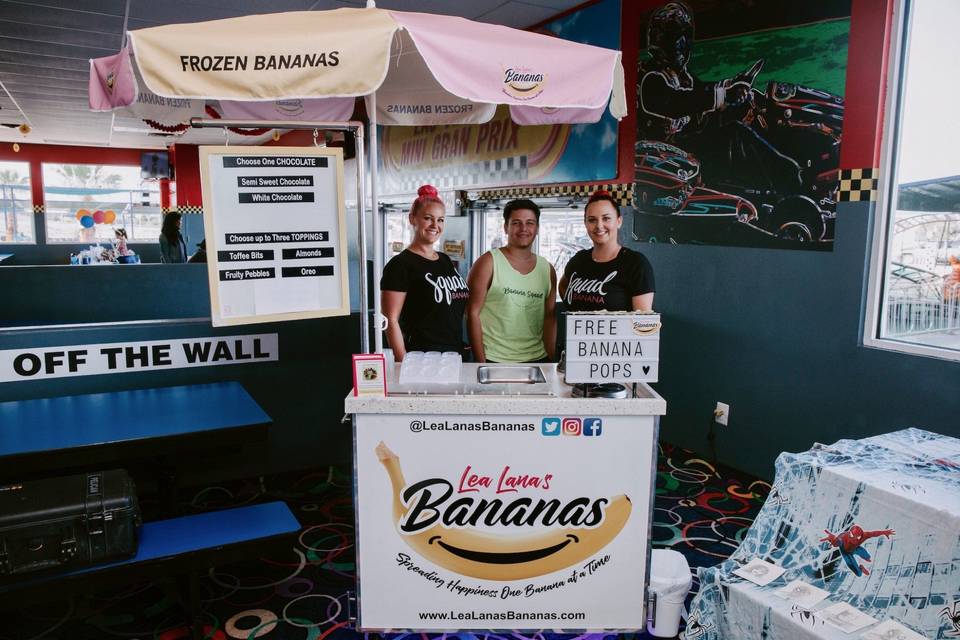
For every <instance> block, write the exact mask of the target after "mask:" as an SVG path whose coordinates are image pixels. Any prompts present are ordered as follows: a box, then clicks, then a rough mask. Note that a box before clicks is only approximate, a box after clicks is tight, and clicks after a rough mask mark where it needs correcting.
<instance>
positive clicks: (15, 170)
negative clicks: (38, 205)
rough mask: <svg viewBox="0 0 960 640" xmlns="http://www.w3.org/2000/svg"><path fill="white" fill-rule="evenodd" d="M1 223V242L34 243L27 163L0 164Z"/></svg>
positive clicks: (28, 167) (34, 235) (28, 166)
mask: <svg viewBox="0 0 960 640" xmlns="http://www.w3.org/2000/svg"><path fill="white" fill-rule="evenodd" d="M0 223H2V225H3V226H2V227H0V243H12V242H16V243H23V244H34V243H36V241H37V238H36V231H35V230H34V226H33V200H32V199H31V197H30V164H29V163H27V162H3V161H0Z"/></svg>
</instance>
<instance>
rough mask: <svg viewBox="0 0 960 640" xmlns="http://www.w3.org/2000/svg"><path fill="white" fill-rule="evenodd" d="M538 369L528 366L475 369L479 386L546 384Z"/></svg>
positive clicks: (496, 366) (541, 372)
mask: <svg viewBox="0 0 960 640" xmlns="http://www.w3.org/2000/svg"><path fill="white" fill-rule="evenodd" d="M546 381H547V379H546V378H545V377H544V376H543V371H542V370H541V369H540V367H535V366H530V365H492V366H489V367H478V368H477V382H479V383H480V384H539V383H542V382H546Z"/></svg>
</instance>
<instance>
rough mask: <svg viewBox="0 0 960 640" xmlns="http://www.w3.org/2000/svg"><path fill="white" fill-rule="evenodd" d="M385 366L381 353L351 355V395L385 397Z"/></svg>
mask: <svg viewBox="0 0 960 640" xmlns="http://www.w3.org/2000/svg"><path fill="white" fill-rule="evenodd" d="M386 372H387V365H386V360H385V359H384V357H383V354H382V353H363V354H354V355H353V395H355V396H385V395H387V373H386Z"/></svg>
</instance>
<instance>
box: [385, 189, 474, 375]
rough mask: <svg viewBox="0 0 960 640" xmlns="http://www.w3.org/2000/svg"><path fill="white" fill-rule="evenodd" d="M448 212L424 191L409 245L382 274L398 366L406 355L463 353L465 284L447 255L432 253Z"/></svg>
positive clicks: (434, 191)
mask: <svg viewBox="0 0 960 640" xmlns="http://www.w3.org/2000/svg"><path fill="white" fill-rule="evenodd" d="M444 213H445V209H444V206H443V201H442V200H440V198H439V195H438V193H437V188H436V187H433V186H431V185H424V186H422V187H420V188H419V189H418V190H417V199H416V200H414V201H413V204H412V205H411V206H410V213H409V215H408V216H407V219H408V220H409V221H410V224H411V225H412V226H413V240H411V242H410V245H409V246H408V247H407V248H406V249H404V250H403V251H401V252H400V253H399V254H397V255H396V256H394V257H393V258H392V259H391V260H390V262H388V263H387V264H386V266H384V268H383V277H382V278H381V279H380V290H381V294H380V304H381V307H382V308H383V314H384V315H385V316H386V317H387V340H388V342H389V343H390V347H391V348H392V349H393V354H394V358H395V359H396V361H397V362H400V361H401V360H403V357H404V356H405V355H406V354H407V352H408V351H458V352H460V353H463V310H464V307H466V304H467V297H468V293H469V292H468V290H467V283H466V282H465V281H464V280H463V278H462V277H461V276H460V274H459V273H458V272H457V269H456V268H455V267H454V266H453V262H452V261H451V260H450V257H449V256H447V254H445V253H442V252H440V251H437V250H435V249H434V248H433V246H434V244H435V243H436V242H437V241H438V240H439V239H440V236H441V235H442V234H443V223H444Z"/></svg>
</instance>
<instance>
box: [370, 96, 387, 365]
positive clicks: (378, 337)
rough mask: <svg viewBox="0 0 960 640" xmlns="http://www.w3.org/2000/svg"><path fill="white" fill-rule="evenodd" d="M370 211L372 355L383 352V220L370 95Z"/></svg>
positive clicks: (374, 111)
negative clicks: (371, 219)
mask: <svg viewBox="0 0 960 640" xmlns="http://www.w3.org/2000/svg"><path fill="white" fill-rule="evenodd" d="M367 104H368V105H370V106H371V108H370V113H369V120H370V134H369V135H370V211H371V212H372V213H373V345H374V353H380V352H382V351H383V331H382V329H384V328H385V327H384V326H383V320H382V318H383V315H382V312H381V310H380V274H381V273H382V272H383V259H384V257H385V256H384V250H383V220H382V219H381V216H380V203H379V202H377V191H378V189H377V179H378V177H379V167H378V163H379V153H380V150H379V148H378V146H377V94H376V92H374V93H371V94H370V100H369V102H368V103H367Z"/></svg>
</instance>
